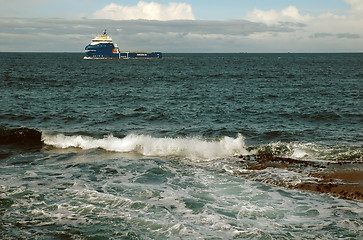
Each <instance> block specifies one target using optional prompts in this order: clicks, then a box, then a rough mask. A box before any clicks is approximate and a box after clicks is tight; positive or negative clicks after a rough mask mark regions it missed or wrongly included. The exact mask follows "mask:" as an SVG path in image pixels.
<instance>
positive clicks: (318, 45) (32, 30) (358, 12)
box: [0, 0, 363, 52]
mask: <svg viewBox="0 0 363 240" xmlns="http://www.w3.org/2000/svg"><path fill="white" fill-rule="evenodd" d="M362 25H363V0H304V1H302V0H223V1H217V0H174V1H168V0H154V1H148V0H144V1H139V0H136V1H135V0H133V1H132V0H0V37H1V39H3V41H1V42H0V51H76V52H78V51H79V52H81V51H83V49H84V46H85V45H87V43H88V42H89V41H90V39H91V38H92V37H94V35H96V34H99V33H101V32H102V31H103V29H105V28H107V29H108V32H109V34H111V35H112V37H113V40H114V42H116V43H118V44H119V45H121V46H123V47H125V48H127V49H123V50H161V51H164V52H240V51H242V52H362V51H363V41H362V39H363V30H362V27H361V26H362ZM64 43H67V44H64Z"/></svg>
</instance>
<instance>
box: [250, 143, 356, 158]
mask: <svg viewBox="0 0 363 240" xmlns="http://www.w3.org/2000/svg"><path fill="white" fill-rule="evenodd" d="M247 149H248V150H249V152H250V153H252V154H254V155H257V156H258V155H265V154H271V155H272V156H276V157H284V158H292V159H297V160H306V161H324V162H363V148H362V146H331V145H319V144H315V143H301V142H290V143H283V142H274V143H270V144H267V145H259V146H251V147H248V148H247Z"/></svg>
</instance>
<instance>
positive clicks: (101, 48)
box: [84, 43, 162, 59]
mask: <svg viewBox="0 0 363 240" xmlns="http://www.w3.org/2000/svg"><path fill="white" fill-rule="evenodd" d="M85 52H86V57H84V58H85V59H150V58H162V53H161V52H134V51H122V52H120V51H118V48H116V47H115V45H114V44H113V43H100V44H97V45H91V44H89V45H87V46H86V48H85Z"/></svg>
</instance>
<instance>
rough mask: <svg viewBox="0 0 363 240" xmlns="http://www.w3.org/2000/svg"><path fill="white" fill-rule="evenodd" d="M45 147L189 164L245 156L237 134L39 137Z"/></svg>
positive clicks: (246, 152)
mask: <svg viewBox="0 0 363 240" xmlns="http://www.w3.org/2000/svg"><path fill="white" fill-rule="evenodd" d="M42 140H43V142H44V143H45V144H47V145H50V146H54V147H56V148H71V147H74V148H81V149H96V148H100V149H104V150H106V151H114V152H124V153H127V152H135V153H138V154H141V155H143V156H153V157H183V158H187V159H193V160H210V159H216V158H223V157H230V156H235V155H246V154H249V153H248V151H247V150H246V147H245V140H244V137H243V136H242V135H241V134H238V136H237V137H236V138H232V137H227V136H225V137H222V138H219V139H217V140H206V139H203V138H201V137H186V138H169V137H165V138H156V137H152V136H149V135H136V134H129V135H127V136H126V137H124V138H118V137H114V136H113V135H108V136H105V137H104V138H100V139H97V138H92V137H88V136H82V135H77V136H65V135H64V134H57V135H49V134H45V133H43V134H42Z"/></svg>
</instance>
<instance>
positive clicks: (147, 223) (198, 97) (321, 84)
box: [0, 53, 363, 239]
mask: <svg viewBox="0 0 363 240" xmlns="http://www.w3.org/2000/svg"><path fill="white" fill-rule="evenodd" d="M164 56H165V57H164V58H163V59H154V60H96V61H88V60H83V59H82V58H83V54H69V53H0V62H1V64H0V96H1V99H0V128H1V130H2V131H9V130H11V129H14V128H19V127H25V128H26V129H36V131H38V132H40V133H41V137H42V141H43V144H42V145H41V146H40V147H39V146H37V147H36V148H34V147H29V146H27V147H24V146H23V145H24V141H23V142H22V146H20V145H19V144H18V143H15V144H14V143H12V144H3V145H0V146H1V148H2V150H1V152H0V157H1V159H0V211H1V217H0V232H1V233H0V236H1V237H3V238H6V239H17V238H20V239H21V238H24V239H26V238H34V236H36V238H38V239H109V238H114V239H175V238H176V239H178V238H180V239H196V238H202V239H205V238H207V239H231V238H242V239H271V238H278V239H291V238H303V239H315V238H324V239H337V238H342V239H356V238H359V237H360V236H362V232H363V226H362V225H363V219H362V217H361V216H362V213H363V212H362V207H363V205H362V203H361V202H354V201H348V200H343V199H339V198H335V197H332V196H328V195H319V194H316V193H311V192H305V191H298V190H289V189H285V188H279V187H274V186H271V185H268V184H265V183H261V182H254V181H250V180H246V179H243V178H242V177H240V176H238V175H236V174H233V171H232V170H231V169H232V168H235V167H236V166H235V162H236V156H239V155H249V154H256V153H259V152H264V151H268V152H272V153H273V154H274V155H275V156H281V157H289V158H294V159H299V160H304V161H314V162H315V161H318V162H321V161H323V162H324V161H325V162H337V161H345V162H355V163H357V162H358V163H362V162H363V157H362V155H363V54H164ZM25 141H27V143H29V142H32V141H33V140H31V139H30V140H25ZM34 141H36V140H34ZM3 142H4V141H3ZM360 166H361V165H360ZM222 170H223V171H222ZM238 171H243V169H238ZM271 171H272V170H271ZM273 171H277V170H276V169H275V170H273ZM273 171H272V172H269V178H271V177H272V178H275V180H276V181H280V180H281V181H297V182H299V181H301V180H302V178H303V177H304V176H302V175H299V174H296V173H293V172H289V171H287V170H281V172H273ZM231 173H232V174H231ZM262 182H263V181H262Z"/></svg>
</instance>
